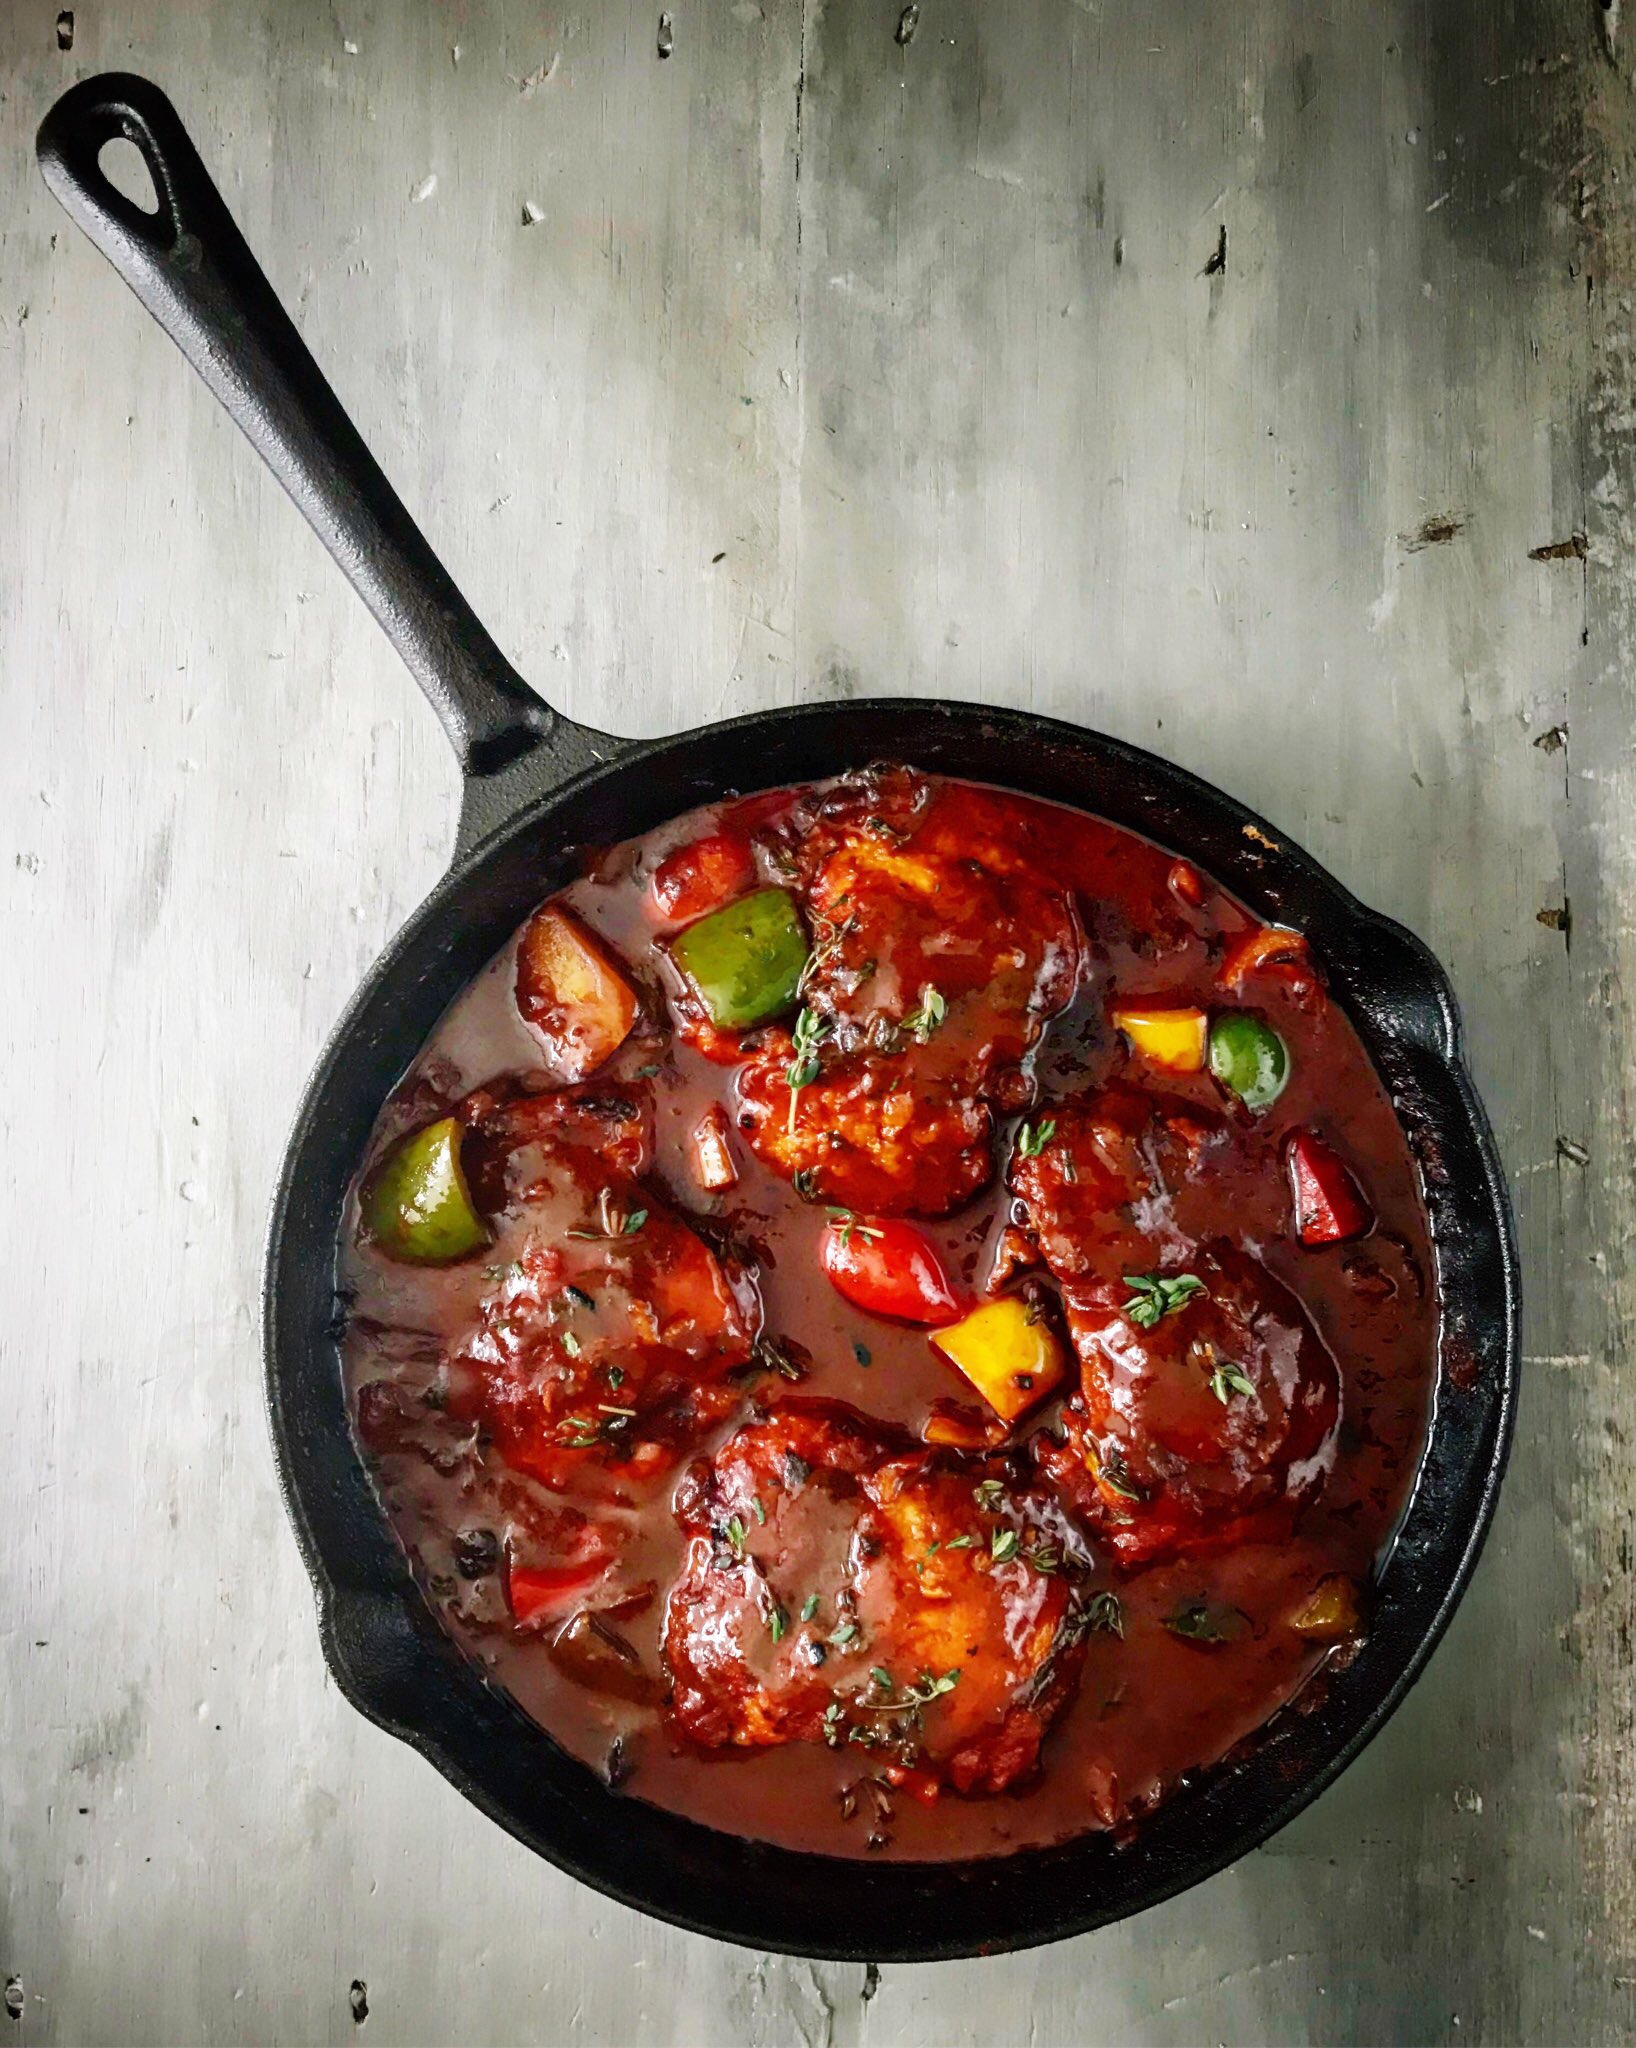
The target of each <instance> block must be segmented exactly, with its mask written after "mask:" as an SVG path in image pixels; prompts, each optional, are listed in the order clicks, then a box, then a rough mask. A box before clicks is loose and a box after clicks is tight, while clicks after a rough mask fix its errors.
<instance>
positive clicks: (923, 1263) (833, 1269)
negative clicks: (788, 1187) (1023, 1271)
mask: <svg viewBox="0 0 1636 2048" xmlns="http://www.w3.org/2000/svg"><path fill="white" fill-rule="evenodd" d="M823 1262H824V1271H825V1272H826V1273H827V1274H828V1276H829V1279H830V1284H831V1285H832V1286H833V1287H834V1288H835V1291H836V1292H837V1293H838V1294H843V1295H845V1297H846V1299H847V1300H848V1301H850V1302H851V1303H852V1305H853V1307H854V1308H861V1309H864V1310H866V1311H867V1312H868V1313H869V1314H870V1315H872V1316H890V1317H891V1318H892V1320H893V1321H894V1322H899V1323H952V1322H953V1321H955V1319H956V1318H957V1317H958V1316H959V1314H960V1300H959V1297H958V1296H957V1295H956V1294H955V1291H954V1289H953V1288H952V1287H951V1286H950V1284H949V1277H948V1275H947V1274H946V1273H945V1272H944V1270H943V1262H942V1260H941V1259H940V1258H939V1257H938V1256H937V1253H936V1252H935V1251H934V1250H933V1249H932V1247H931V1245H930V1244H929V1243H928V1242H927V1240H926V1239H925V1238H924V1237H923V1236H922V1235H921V1233H920V1232H919V1231H918V1230H916V1228H915V1227H914V1225H913V1224H912V1223H899V1222H895V1221H893V1220H892V1219H890V1218H884V1217H883V1218H876V1217H870V1216H854V1215H853V1214H852V1213H851V1212H850V1211H845V1212H842V1213H838V1214H836V1215H834V1216H832V1217H831V1218H830V1221H829V1227H828V1229H827V1230H826V1231H825V1232H824V1244H823Z"/></svg>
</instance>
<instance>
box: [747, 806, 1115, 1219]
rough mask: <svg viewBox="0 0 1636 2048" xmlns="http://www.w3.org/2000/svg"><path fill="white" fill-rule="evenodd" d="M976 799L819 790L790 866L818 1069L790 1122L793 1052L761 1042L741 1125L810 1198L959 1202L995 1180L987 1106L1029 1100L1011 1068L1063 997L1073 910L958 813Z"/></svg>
mask: <svg viewBox="0 0 1636 2048" xmlns="http://www.w3.org/2000/svg"><path fill="white" fill-rule="evenodd" d="M972 795H973V793H971V792H961V794H960V797H959V799H957V800H956V799H951V798H949V797H947V796H944V795H941V794H940V795H937V796H932V795H930V794H929V792H928V791H927V785H926V784H925V783H924V782H922V781H920V779H919V778H917V777H911V776H907V775H906V774H905V775H904V777H903V778H902V779H901V783H900V784H894V786H893V787H892V788H890V789H886V790H883V789H880V788H877V787H875V786H872V785H869V784H868V782H867V780H865V782H864V783H863V784H861V785H854V786H851V787H849V788H848V789H846V791H845V793H844V795H843V794H842V793H840V792H836V793H832V796H831V798H830V799H828V800H826V806H825V808H824V810H823V814H822V816H821V818H820V819H819V820H818V821H817V822H816V823H815V824H814V825H813V828H812V830H811V831H810V833H809V834H808V835H807V837H806V838H805V839H804V840H803V841H801V842H800V843H799V845H798V846H797V848H796V849H795V851H794V853H793V854H792V856H791V858H792V859H793V860H794V862H795V864H796V867H797V870H798V873H799V876H800V880H801V884H802V887H803V890H804V903H805V908H806V913H807V919H808V923H809V925H810V928H811V932H812V939H813V955H812V961H811V965H810V967H809V969H808V972H807V977H806V981H805V984H804V986H803V990H802V995H803V1000H804V1002H805V1004H806V1006H807V1010H808V1012H809V1014H810V1018H811V1020H812V1023H811V1028H812V1030H813V1031H814V1032H815V1034H816V1035H815V1039H814V1043H813V1048H812V1051H813V1058H812V1061H811V1065H812V1068H813V1071H812V1072H811V1073H810V1074H807V1075H806V1076H805V1077H804V1080H803V1083H802V1085H801V1086H799V1087H798V1088H797V1089H796V1090H795V1091H794V1093H795V1098H796V1099H795V1102H794V1106H793V1109H792V1107H791V1099H790V1098H791V1093H792V1090H791V1086H790V1081H789V1074H790V1072H791V1070H792V1068H794V1069H796V1070H797V1071H799V1070H800V1068H801V1064H802V1063H801V1061H800V1059H799V1058H798V1055H797V1048H796V1047H795V1046H794V1045H793V1043H792V1042H791V1040H790V1039H789V1036H788V1034H787V1033H785V1032H783V1031H774V1032H769V1033H766V1034H764V1035H763V1038H762V1040H761V1042H760V1043H759V1045H758V1046H757V1047H756V1049H755V1050H754V1051H753V1052H752V1055H751V1058H750V1061H749V1064H748V1065H747V1066H746V1067H745V1068H744V1069H743V1071H742V1072H741V1075H740V1081H739V1093H740V1098H741V1114H740V1127H741V1129H742V1130H743V1131H744V1132H745V1134H746V1136H747V1137H748V1139H749V1141H750V1143H751V1144H752V1145H753V1146H754V1148H755V1150H756V1151H757V1152H758V1153H759V1154H760V1155H761V1157H762V1158H763V1159H764V1160H766V1162H767V1163H768V1164H769V1165H770V1166H773V1167H775V1168H777V1169H778V1170H780V1171H781V1172H784V1173H787V1174H789V1175H790V1176H791V1177H792V1178H793V1177H794V1176H795V1175H797V1174H803V1175H805V1176H806V1178H807V1180H808V1182H809V1183H810V1192H811V1193H812V1194H813V1195H814V1196H815V1197H816V1198H817V1199H820V1200H824V1201H830V1202H836V1203H840V1204H841V1205H843V1206H845V1207H847V1208H855V1209H859V1210H867V1211H870V1212H872V1213H874V1214H878V1215H901V1214H905V1213H908V1214H915V1215H925V1216H937V1215H944V1214H947V1213H948V1212H949V1211H950V1210H953V1209H956V1208H958V1207H959V1206H960V1205H961V1204H962V1203H963V1202H965V1201H967V1200H969V1199H970V1197H971V1196H972V1195H973V1194H975V1193H976V1191H977V1190H978V1189H979V1188H980V1187H981V1186H982V1185H983V1184H984V1183H985V1182H986V1181H987V1180H988V1178H989V1176H990V1174H991V1173H992V1171H993V1161H992V1156H991V1146H990V1140H991V1134H992V1110H991V1105H998V1106H1000V1107H1002V1108H1004V1107H1017V1106H1020V1105H1021V1104H1022V1103H1023V1102H1025V1101H1026V1100H1027V1099H1028V1092H1029V1084H1028V1083H1027V1082H1026V1080H1024V1078H1023V1077H1022V1075H1021V1072H1020V1069H1019V1063H1020V1062H1021V1060H1022V1059H1023V1057H1024V1055H1025V1054H1026V1053H1027V1052H1028V1051H1029V1049H1030V1048H1031V1047H1032V1046H1033V1045H1034V1044H1035V1043H1036V1042H1037V1041H1038V1039H1039V1036H1040V1033H1041V1032H1042V1030H1043V1029H1044V1027H1045V1024H1046V1022H1047V1021H1048V1020H1049V1019H1050V1018H1051V1017H1052V1016H1053V1015H1055V1014H1056V1012H1057V1011H1059V1010H1061V1009H1062V1008H1063V1007H1064V1005H1065V1004H1066V1003H1067V1002H1068V1001H1069V999H1070V998H1071V996H1072V994H1073V991H1074V985H1075V980H1076V977H1077V974H1078V971H1079V957H1080V936H1079V929H1078V925H1077V922H1076V918H1075V913H1074V909H1073V905H1072V903H1071V901H1070V900H1069V898H1068V897H1067V896H1066V895H1064V894H1063V893H1062V892H1060V891H1058V890H1056V889H1053V888H1051V887H1049V886H1047V885H1045V884H1043V883H1042V882H1040V881H1038V880H1037V879H1035V878H1034V877H1033V876H1032V875H1031V874H1030V873H1028V872H1026V871H1024V870H1022V869H1020V868H1019V867H1018V866H1017V864H1016V863H1015V861H1014V860H1013V859H1012V857H1011V852H1010V849H1009V847H1008V845H1007V839H1006V835H1005V834H1004V833H1003V832H1002V831H1001V830H1000V829H999V828H998V824H997V822H995V821H991V820H989V819H987V817H986V814H985V813H983V811H982V809H981V807H980V806H979V807H977V813H976V815H975V816H971V815H968V813H969V812H971V810H972V803H971V801H970V799H971V797H972ZM923 796H924V797H925V799H926V800H925V801H922V800H921V799H922V797H923ZM961 806H964V809H962V808H961Z"/></svg>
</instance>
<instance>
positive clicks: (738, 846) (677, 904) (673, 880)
mask: <svg viewBox="0 0 1636 2048" xmlns="http://www.w3.org/2000/svg"><path fill="white" fill-rule="evenodd" d="M755 885H756V864H755V856H754V855H753V854H752V853H751V851H750V842H749V841H748V840H747V839H745V838H744V837H742V835H741V834H739V833H737V832H710V833H707V834H706V835H705V837H704V838H703V839H694V840H690V841H689V842H688V844H687V845H686V846H678V847H677V849H676V851H675V852H674V853H671V854H667V855H666V856H665V858H664V859H663V860H662V861H661V862H660V863H659V865H658V867H656V868H655V869H654V871H653V879H652V881H651V882H649V884H648V894H649V895H650V897H651V898H652V900H653V908H654V909H655V910H656V911H657V912H658V914H659V916H660V917H662V918H664V919H665V920H666V922H667V923H670V924H691V922H692V921H693V919H694V918H696V917H703V916H704V914H705V912H706V911H707V910H714V909H715V908H716V907H717V905H718V904H722V903H731V902H732V900H733V899H734V897H736V896H743V895H746V894H748V892H749V891H750V890H751V889H753V888H754V887H755Z"/></svg>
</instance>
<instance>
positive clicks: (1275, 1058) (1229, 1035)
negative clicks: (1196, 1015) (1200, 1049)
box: [1210, 1010, 1289, 1109]
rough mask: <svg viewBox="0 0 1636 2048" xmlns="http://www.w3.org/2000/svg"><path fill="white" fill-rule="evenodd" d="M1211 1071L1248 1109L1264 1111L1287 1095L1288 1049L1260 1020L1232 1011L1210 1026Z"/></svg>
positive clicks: (1245, 1012) (1247, 1013)
mask: <svg viewBox="0 0 1636 2048" xmlns="http://www.w3.org/2000/svg"><path fill="white" fill-rule="evenodd" d="M1210 1071H1211V1073H1212V1074H1214V1075H1215V1077H1216V1079H1217V1080H1218V1081H1219V1082H1220V1083H1221V1084H1222V1086H1223V1087H1224V1088H1230V1089H1231V1090H1232V1091H1233V1093H1234V1094H1235V1095H1236V1096H1237V1097H1238V1098H1239V1100H1240V1101H1241V1102H1242V1103H1243V1104H1244V1107H1245V1108H1246V1109H1265V1108H1266V1107H1267V1105H1268V1104H1269V1103H1272V1102H1276V1101H1277V1100H1278V1098H1279V1096H1280V1095H1282V1094H1283V1092H1284V1083H1285V1082H1286V1081H1287V1080H1288V1079H1289V1047H1288V1046H1287V1045H1285V1043H1284V1041H1283V1040H1282V1039H1281V1038H1280V1037H1279V1035H1278V1033H1277V1032H1276V1031H1274V1030H1273V1028H1272V1026H1271V1025H1270V1024H1265V1023H1263V1022H1262V1020H1261V1019H1260V1018H1259V1017H1252V1016H1251V1015H1250V1014H1249V1012H1248V1011H1247V1010H1229V1011H1228V1012H1227V1013H1226V1014H1225V1015H1224V1016H1220V1017H1217V1018H1215V1019H1214V1020H1213V1021H1212V1022H1211V1025H1210Z"/></svg>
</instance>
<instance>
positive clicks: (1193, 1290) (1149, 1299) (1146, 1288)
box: [1125, 1273, 1205, 1330]
mask: <svg viewBox="0 0 1636 2048" xmlns="http://www.w3.org/2000/svg"><path fill="white" fill-rule="evenodd" d="M1125 1285H1126V1286H1127V1287H1129V1288H1131V1289H1133V1290H1134V1291H1133V1292H1132V1294H1131V1297H1130V1300H1129V1301H1127V1302H1126V1303H1125V1314H1126V1315H1127V1316H1129V1317H1130V1319H1131V1321H1132V1322H1133V1323H1135V1324H1136V1326H1137V1328H1138V1329H1142V1330H1151V1329H1153V1328H1154V1327H1155V1326H1156V1325H1157V1324H1159V1323H1161V1322H1163V1321H1164V1319H1165V1317H1166V1316H1169V1315H1174V1314H1175V1312H1176V1311H1177V1309H1179V1308H1185V1307H1186V1305H1187V1304H1188V1302H1190V1301H1191V1300H1192V1299H1193V1297H1194V1296H1195V1295H1197V1294H1203V1293H1204V1291H1205V1290H1204V1282H1203V1281H1202V1280H1201V1279H1200V1278H1199V1277H1198V1275H1197V1274H1196V1273H1175V1274H1169V1275H1167V1274H1163V1273H1127V1274H1126V1275H1125Z"/></svg>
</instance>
